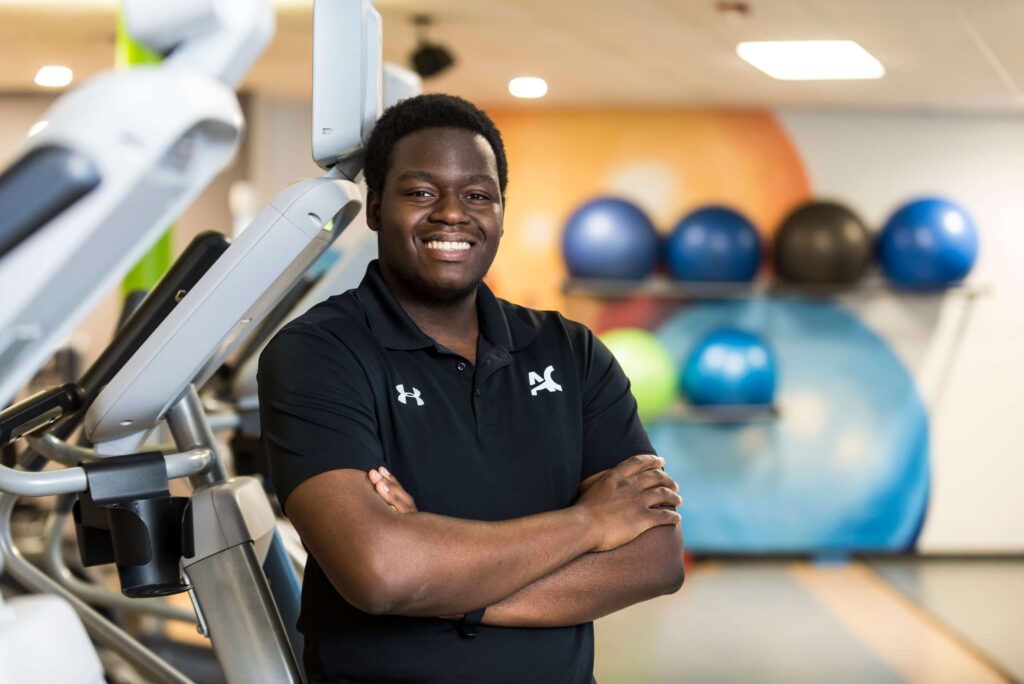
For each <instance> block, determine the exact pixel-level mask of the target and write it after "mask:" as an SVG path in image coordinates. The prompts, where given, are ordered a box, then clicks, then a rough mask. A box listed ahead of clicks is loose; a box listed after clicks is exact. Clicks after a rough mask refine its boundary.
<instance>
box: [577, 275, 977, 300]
mask: <svg viewBox="0 0 1024 684" xmlns="http://www.w3.org/2000/svg"><path fill="white" fill-rule="evenodd" d="M562 292H563V293H564V294H566V295H570V296H590V297H609V298H611V297H635V296H641V295H642V296H647V297H655V298H659V299H678V300H702V299H750V298H752V297H763V296H774V297H802V298H811V299H815V298H820V299H831V298H835V297H851V296H852V297H876V296H878V295H881V294H888V295H895V296H900V297H935V296H943V295H947V294H956V295H961V296H965V297H968V298H975V297H978V296H982V295H986V294H988V292H989V287H988V286H985V285H975V284H973V283H966V282H961V283H958V284H955V285H951V286H949V287H945V288H931V289H911V288H899V287H895V286H893V285H892V284H890V283H889V282H887V281H886V280H884V279H883V278H881V277H877V278H867V279H865V280H863V281H860V282H858V283H855V284H853V285H847V286H832V285H794V284H789V283H784V282H779V281H765V280H756V281H753V282H742V283H736V282H695V281H679V280H672V279H670V278H667V277H665V276H654V277H652V278H647V279H644V280H596V279H586V278H570V279H569V280H566V281H565V283H563V285H562Z"/></svg>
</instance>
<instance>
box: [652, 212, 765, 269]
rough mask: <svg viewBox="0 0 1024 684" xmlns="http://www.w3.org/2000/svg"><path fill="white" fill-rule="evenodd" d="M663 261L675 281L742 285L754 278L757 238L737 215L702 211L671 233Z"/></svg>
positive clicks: (758, 253)
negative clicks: (738, 283)
mask: <svg viewBox="0 0 1024 684" xmlns="http://www.w3.org/2000/svg"><path fill="white" fill-rule="evenodd" d="M665 258H666V261H667V262H668V268H669V271H670V272H671V273H672V276H673V277H674V278H676V279H677V280H698V281H718V282H746V281H749V280H753V279H754V276H756V275H757V269H758V266H759V265H760V263H761V238H760V236H759V235H758V234H757V229H755V228H754V226H753V224H752V223H751V222H750V221H748V220H747V219H746V218H745V217H744V216H743V215H742V214H740V213H739V212H736V211H733V210H732V209H728V208H726V207H704V208H703V209H698V210H697V211H694V212H692V213H690V214H688V215H686V216H684V217H683V219H682V220H680V221H679V223H677V224H676V226H675V228H673V229H672V233H671V234H670V235H669V239H668V244H667V245H666V249H665Z"/></svg>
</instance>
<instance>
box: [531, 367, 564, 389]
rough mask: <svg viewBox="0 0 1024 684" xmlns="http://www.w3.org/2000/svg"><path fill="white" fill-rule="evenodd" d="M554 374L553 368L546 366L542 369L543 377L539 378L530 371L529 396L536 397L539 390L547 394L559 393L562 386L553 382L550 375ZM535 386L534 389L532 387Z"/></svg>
mask: <svg viewBox="0 0 1024 684" xmlns="http://www.w3.org/2000/svg"><path fill="white" fill-rule="evenodd" d="M554 372H555V367H554V366H548V367H547V368H545V369H544V377H543V378H542V377H540V375H538V374H537V373H534V372H533V371H530V387H533V389H531V390H530V394H532V395H533V396H537V392H540V391H541V390H547V391H548V392H561V391H562V386H561V385H559V384H558V383H557V382H555V380H554V378H552V377H551V375H552V374H553V373H554ZM534 385H536V387H534Z"/></svg>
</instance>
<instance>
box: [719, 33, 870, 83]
mask: <svg viewBox="0 0 1024 684" xmlns="http://www.w3.org/2000/svg"><path fill="white" fill-rule="evenodd" d="M736 54H738V55H739V56H740V57H742V58H743V59H744V60H745V61H747V62H749V63H750V64H752V65H753V66H755V67H757V68H758V69H760V70H761V71H763V72H764V73H766V74H768V75H769V76H771V77H772V78H777V79H780V80H783V81H815V80H829V79H852V78H881V77H882V76H884V75H885V67H884V66H882V63H881V62H879V61H878V60H877V59H875V58H874V57H872V56H871V53H870V52H868V51H867V50H865V49H864V48H862V47H861V46H860V45H858V44H857V43H855V42H854V41H852V40H777V41H759V42H752V43H740V44H739V45H737V46H736Z"/></svg>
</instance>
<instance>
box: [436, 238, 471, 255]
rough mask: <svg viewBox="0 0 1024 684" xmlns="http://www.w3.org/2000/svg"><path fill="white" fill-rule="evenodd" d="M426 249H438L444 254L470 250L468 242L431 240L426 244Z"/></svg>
mask: <svg viewBox="0 0 1024 684" xmlns="http://www.w3.org/2000/svg"><path fill="white" fill-rule="evenodd" d="M426 246H427V249H438V250H443V251H446V252H462V251H465V250H467V249H469V248H470V244H469V243H468V242H449V241H446V240H431V241H430V242H428V243H426Z"/></svg>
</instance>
